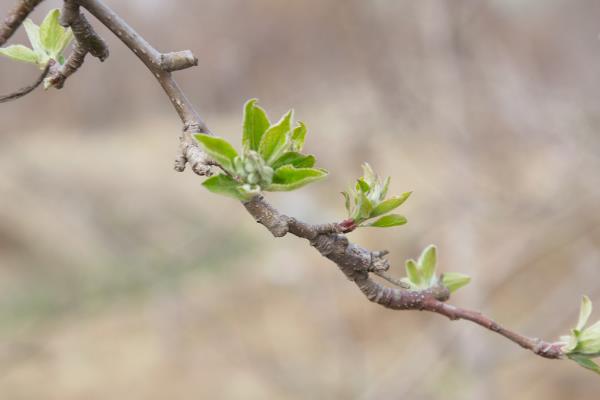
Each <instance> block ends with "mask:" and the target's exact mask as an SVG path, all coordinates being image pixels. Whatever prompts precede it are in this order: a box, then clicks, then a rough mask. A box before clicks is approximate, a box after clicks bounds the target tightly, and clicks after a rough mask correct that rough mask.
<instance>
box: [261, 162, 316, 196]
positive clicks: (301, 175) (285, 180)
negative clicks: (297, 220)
mask: <svg viewBox="0 0 600 400" xmlns="http://www.w3.org/2000/svg"><path fill="white" fill-rule="evenodd" d="M326 176H327V171H325V170H322V169H314V168H294V167H292V166H291V165H284V166H283V167H281V168H279V169H277V170H276V171H275V174H274V175H273V183H272V184H271V185H270V186H269V187H268V188H266V189H265V190H268V191H271V192H286V191H290V190H294V189H298V188H300V187H302V186H304V185H307V184H309V183H312V182H316V181H319V180H321V179H323V178H325V177H326Z"/></svg>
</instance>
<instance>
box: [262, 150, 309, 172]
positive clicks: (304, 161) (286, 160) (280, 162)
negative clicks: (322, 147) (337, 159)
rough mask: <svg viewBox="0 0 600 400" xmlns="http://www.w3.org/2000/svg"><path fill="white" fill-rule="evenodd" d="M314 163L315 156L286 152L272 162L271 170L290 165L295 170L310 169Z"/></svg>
mask: <svg viewBox="0 0 600 400" xmlns="http://www.w3.org/2000/svg"><path fill="white" fill-rule="evenodd" d="M315 162H316V159H315V156H313V155H305V154H300V153H297V152H295V151H288V152H287V153H284V154H283V155H282V156H281V157H279V158H278V159H277V160H275V161H274V162H273V164H272V165H271V166H272V167H273V169H277V168H280V167H283V166H284V165H291V166H293V167H296V168H312V167H314V165H315Z"/></svg>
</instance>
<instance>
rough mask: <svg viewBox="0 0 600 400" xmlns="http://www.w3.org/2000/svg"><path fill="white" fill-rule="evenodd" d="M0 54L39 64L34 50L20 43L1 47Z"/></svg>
mask: <svg viewBox="0 0 600 400" xmlns="http://www.w3.org/2000/svg"><path fill="white" fill-rule="evenodd" d="M0 54H2V55H4V56H6V57H9V58H12V59H13V60H16V61H21V62H26V63H31V64H37V60H38V57H37V55H36V54H35V52H34V51H33V50H31V49H30V48H29V47H25V46H23V45H20V44H15V45H12V46H8V47H3V48H0Z"/></svg>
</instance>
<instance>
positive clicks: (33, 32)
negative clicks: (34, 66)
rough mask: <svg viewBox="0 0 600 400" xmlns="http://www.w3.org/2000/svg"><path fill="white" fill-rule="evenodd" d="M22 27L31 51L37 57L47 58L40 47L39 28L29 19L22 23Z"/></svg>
mask: <svg viewBox="0 0 600 400" xmlns="http://www.w3.org/2000/svg"><path fill="white" fill-rule="evenodd" d="M23 26H24V27H25V32H26V33H27V38H28V39H29V42H30V43H31V47H32V48H33V51H34V52H36V54H38V56H39V55H45V56H46V57H47V55H46V52H45V51H44V49H43V47H42V43H41V42H40V27H39V26H37V25H36V24H34V23H33V21H32V20H30V19H29V18H27V19H26V20H25V21H23Z"/></svg>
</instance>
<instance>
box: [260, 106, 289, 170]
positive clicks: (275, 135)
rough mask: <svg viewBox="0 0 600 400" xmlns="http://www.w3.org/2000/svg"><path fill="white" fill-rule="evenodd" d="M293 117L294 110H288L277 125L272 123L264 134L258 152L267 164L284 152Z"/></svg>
mask: <svg viewBox="0 0 600 400" xmlns="http://www.w3.org/2000/svg"><path fill="white" fill-rule="evenodd" d="M291 119H292V110H290V111H288V112H287V113H286V114H285V115H284V116H283V117H282V118H281V119H280V120H279V122H277V123H276V124H275V125H271V127H269V129H267V131H266V132H265V134H264V135H263V136H262V138H261V140H260V145H259V147H258V152H259V153H260V155H261V156H262V158H263V159H264V160H265V161H266V162H267V164H269V165H270V164H271V163H272V162H273V161H275V160H276V159H277V158H279V156H280V155H281V153H282V152H283V150H284V148H285V145H286V143H287V141H288V132H289V131H290V124H291Z"/></svg>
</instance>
